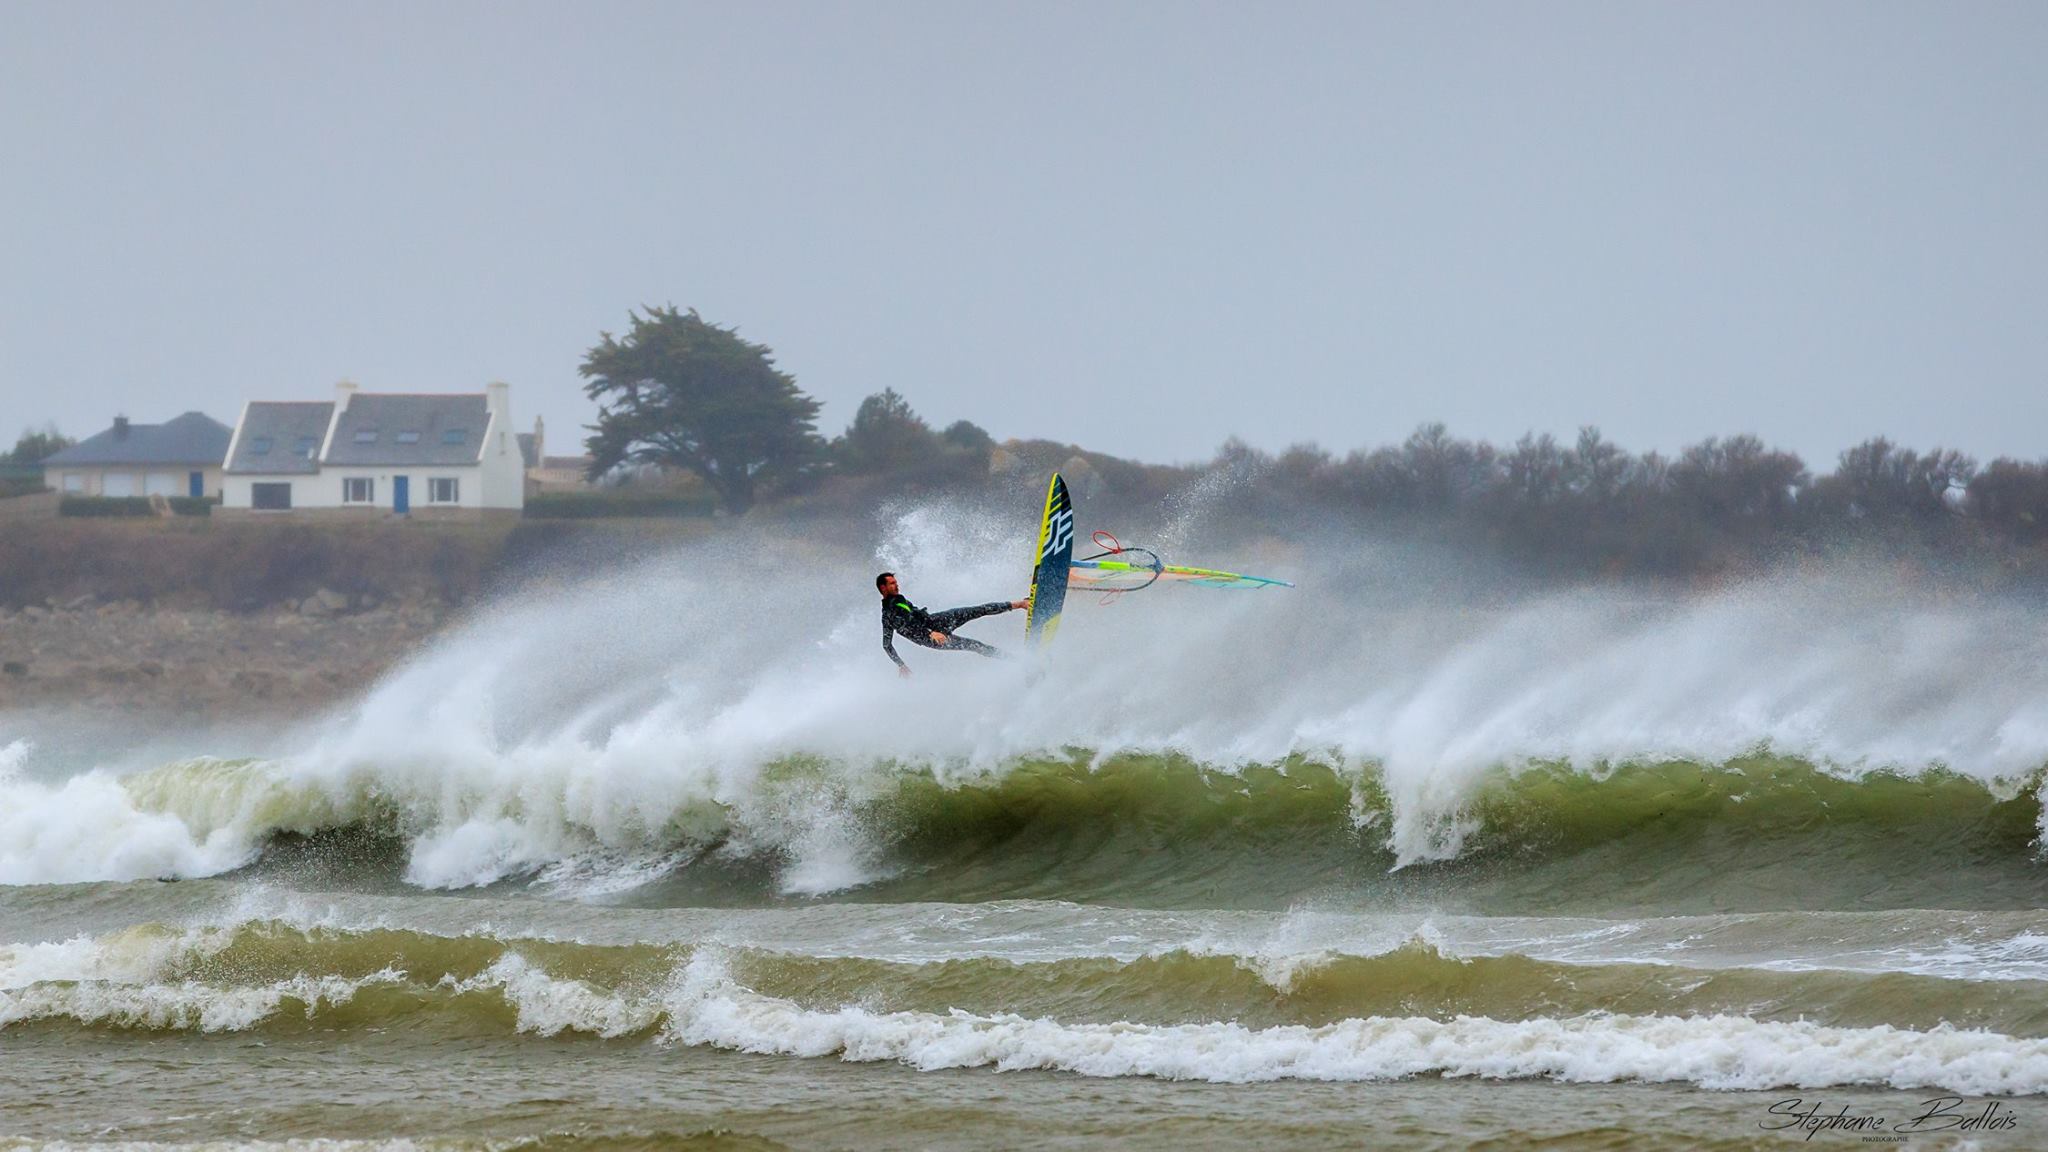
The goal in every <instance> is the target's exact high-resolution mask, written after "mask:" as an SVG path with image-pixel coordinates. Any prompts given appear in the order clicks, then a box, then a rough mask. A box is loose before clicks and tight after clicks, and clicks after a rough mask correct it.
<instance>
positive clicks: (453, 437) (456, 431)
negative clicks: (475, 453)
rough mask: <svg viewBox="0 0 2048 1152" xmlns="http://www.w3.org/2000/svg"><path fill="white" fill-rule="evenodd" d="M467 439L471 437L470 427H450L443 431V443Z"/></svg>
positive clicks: (455, 442) (456, 442) (453, 442)
mask: <svg viewBox="0 0 2048 1152" xmlns="http://www.w3.org/2000/svg"><path fill="white" fill-rule="evenodd" d="M467 439H469V429H467V428H450V429H448V430H447V431H445V432H443V433H441V443H443V444H460V443H462V442H463V441H464V440H467Z"/></svg>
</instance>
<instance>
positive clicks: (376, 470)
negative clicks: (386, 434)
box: [220, 383, 526, 515]
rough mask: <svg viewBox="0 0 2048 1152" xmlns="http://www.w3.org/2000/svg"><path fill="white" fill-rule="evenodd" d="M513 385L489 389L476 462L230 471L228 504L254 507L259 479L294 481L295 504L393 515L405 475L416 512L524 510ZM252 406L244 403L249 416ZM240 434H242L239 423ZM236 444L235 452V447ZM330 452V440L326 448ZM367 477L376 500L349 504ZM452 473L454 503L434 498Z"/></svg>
mask: <svg viewBox="0 0 2048 1152" xmlns="http://www.w3.org/2000/svg"><path fill="white" fill-rule="evenodd" d="M510 393H511V389H510V388H509V387H508V386H506V385H504V384H497V383H494V384H492V385H491V386H490V387H489V388H488V389H487V390H486V392H485V407H486V409H487V410H488V411H489V412H490V422H489V424H488V425H487V426H486V427H485V429H484V432H483V439H482V441H481V450H480V453H479V458H478V460H477V462H476V463H474V464H462V465H453V466H450V465H433V466H427V465H421V466H417V467H413V466H406V465H397V464H379V465H360V466H355V465H351V466H342V465H332V464H322V465H320V470H319V471H318V472H315V473H311V474H299V475H273V476H264V475H258V474H254V473H236V474H231V475H228V476H227V477H225V478H224V481H223V482H221V488H220V490H221V492H222V497H223V499H222V505H223V507H226V508H237V509H248V508H252V507H253V506H254V495H253V492H252V486H253V485H256V484H290V485H291V486H292V509H293V510H294V511H297V510H299V509H306V508H313V509H330V508H332V509H344V508H345V509H356V510H359V511H362V512H364V513H365V514H369V513H383V514H386V515H388V514H389V513H390V512H391V510H392V489H393V483H392V482H393V480H394V479H396V478H397V477H399V476H404V477H406V478H407V481H408V489H409V495H408V504H409V506H410V510H411V511H413V512H426V511H432V510H434V509H470V510H483V509H508V510H514V511H516V510H518V509H520V508H523V507H524V506H525V504H526V468H525V463H524V461H522V460H521V459H520V456H519V441H518V440H517V439H516V438H514V436H513V434H512V404H511V395H510ZM353 394H354V387H353V386H352V385H351V386H348V387H346V388H344V389H343V390H341V392H340V394H339V395H338V397H337V403H336V405H335V415H334V418H333V419H332V420H330V422H329V424H328V439H329V440H330V441H331V440H332V438H333V435H334V428H335V426H336V422H337V421H339V420H340V417H341V413H342V411H343V410H344V409H345V408H346V407H347V405H348V403H349V401H350V400H351V399H352V398H353ZM246 415H247V410H246V409H244V416H245V418H246ZM235 435H236V436H237V437H239V436H240V435H241V426H240V424H239V423H238V424H237V426H236V429H235ZM232 451H233V449H232V445H231V446H230V453H232ZM322 455H323V456H324V455H325V446H324V445H323V448H322ZM363 478H367V479H369V480H370V481H372V483H373V484H374V487H375V500H374V502H373V503H370V504H346V503H343V501H342V495H343V492H344V485H345V482H346V481H348V480H350V479H363ZM436 479H452V480H454V481H455V482H456V489H457V492H456V496H457V499H456V500H455V501H454V502H453V503H436V502H434V501H433V499H432V496H433V483H432V482H433V481H434V480H436Z"/></svg>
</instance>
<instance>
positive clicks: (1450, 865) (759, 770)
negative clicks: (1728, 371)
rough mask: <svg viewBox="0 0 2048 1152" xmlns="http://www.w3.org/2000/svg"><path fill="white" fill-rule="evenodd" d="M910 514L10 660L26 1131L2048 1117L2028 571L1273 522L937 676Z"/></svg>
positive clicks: (966, 579)
mask: <svg viewBox="0 0 2048 1152" xmlns="http://www.w3.org/2000/svg"><path fill="white" fill-rule="evenodd" d="M931 517H932V514H931V513H928V512H922V511H912V512H910V513H907V514H905V515H904V516H903V517H902V518H901V520H900V521H898V522H897V524H896V525H895V528H894V530H893V531H892V532H890V533H888V534H887V535H886V539H885V541H884V543H883V545H882V546H881V547H880V548H879V549H878V550H877V552H876V554H875V555H874V556H873V557H872V558H870V557H865V556H861V557H856V558H854V560H853V561H852V562H844V559H843V558H839V559H833V558H830V557H822V556H820V555H817V554H806V555H803V556H800V557H795V558H792V557H790V556H786V555H785V556H773V555H771V556H769V557H767V558H764V557H763V556H762V553H763V552H764V551H767V550H764V549H762V548H760V547H758V546H754V545H746V544H745V542H743V541H735V540H728V541H726V542H723V543H714V544H707V545H703V546H701V547H700V548H698V549H697V550H695V551H692V552H689V553H686V554H680V555H677V556H672V557H668V558H666V559H664V560H662V561H660V562H657V563H651V564H646V565H642V566H639V567H636V568H634V569H632V570H630V571H627V572H623V573H617V574H612V575H602V576H593V577H587V578H579V579H574V580H563V581H560V582H556V583H551V584H549V585H547V586H546V587H539V588H534V589H530V590H528V591H526V592H523V593H520V594H518V595H511V596H507V597H505V598H504V599H503V600H501V601H500V602H498V603H496V604H495V605H493V606H491V607H490V608H488V609H485V610H480V611H477V612H476V613H474V614H473V615H472V616H471V618H470V619H469V620H468V621H467V622H466V623H465V624H464V625H463V626H462V627H460V628H458V629H456V630H454V631H452V632H450V633H447V634H445V635H442V636H440V637H438V638H436V639H434V640H432V641H431V642H428V643H425V644H423V645H422V648H421V650H420V652H419V654H418V655H417V656H416V657H415V658H414V659H413V660H411V661H410V662H409V663H407V664H406V665H404V666H403V667H401V668H398V669H395V670H394V671H393V672H392V673H391V674H390V675H388V676H387V677H386V678H385V679H384V681H383V682H382V683H380V684H379V685H378V686H377V687H376V688H375V689H374V690H373V691H371V692H370V693H369V694H368V695H367V696H365V697H363V698H361V699H358V700H350V701H347V702H345V703H343V704H341V705H339V706H337V707H336V708H334V709H333V710H331V711H329V712H327V713H323V714H320V715H309V716H304V717H295V718H291V719H290V720H289V721H288V722H278V721H276V720H274V719H272V718H265V717H257V716H254V715H252V716H251V717H250V718H249V720H248V721H247V722H246V723H241V724H228V725H221V724H211V725H201V724H197V723H185V722H182V721H181V720H180V718H177V717H146V718H139V717H132V716H131V717H113V716H81V715H77V714H56V713H35V714H28V713H21V712H10V711H9V710H8V709H7V708H6V706H5V704H4V701H0V1147H5V1148H15V1147H36V1148H61V1147H80V1148H83V1147H92V1148H111V1147H152V1148H229V1147H232V1148H264V1149H273V1148H306V1149H315V1148H317V1149H323V1150H325V1149H335V1150H339V1149H352V1148H358V1147H362V1148H450V1149H454V1148H465V1149H467V1148H490V1149H516V1148H525V1147H533V1148H561V1149H580V1148H602V1149H631V1148H643V1147H644V1148H705V1149H756V1148H835V1149H837V1148H843V1149H893V1148H932V1149H956V1148H957V1149H982V1148H991V1147H1017V1148H1108V1147H1114V1148H1162V1149H1165V1148H1171V1149H1175V1150H1179V1152H1185V1150H1191V1149H1209V1148H1240V1147H1248V1146H1249V1147H1281V1146H1285V1147H1304V1148H1365V1147H1391V1148H1445V1149H1450V1148H1470V1147H1480V1148H1501V1149H1508V1148H1527V1147H1540V1148H1545V1149H1637V1148H1651V1149H1655V1148H1670V1149H1694V1148H1731V1149H1732V1148H1776V1147H1786V1148H1790V1147H1797V1146H1807V1147H1822V1146H1831V1147H1842V1146H1852V1145H1853V1146H1862V1145H1867V1144H1870V1143H1882V1144H1891V1145H1900V1144H1903V1145H1905V1146H1910V1147H1944V1148H1947V1147H1954V1148H2036V1147H2048V1106H2044V1100H2043V1096H2042V1094H2043V1093H2044V1092H2048V863H2044V861H2043V858H2042V836H2043V815H2042V808H2041V801H2040V787H2041V780H2042V772H2043V766H2044V765H2048V611H2044V610H2043V608H2042V607H2041V606H2040V605H2038V604H2033V603H2029V602H2019V601H2009V600H1995V599H1990V598H1984V597H1974V596H1960V595H1956V594H1953V593H1948V592H1943V591H1941V590H1928V589H1925V588H1919V587H1908V586H1900V585H1898V584H1896V583H1893V582H1888V581H1887V580H1886V579H1883V578H1877V577H1868V576H1866V577H1862V578H1849V577H1842V576H1817V575H1813V574H1807V575H1803V576H1798V577H1786V578H1782V579H1775V580H1760V581H1755V582H1751V583H1747V584H1742V585H1739V586H1733V587H1729V588H1726V589H1723V590H1720V591H1717V592H1712V593H1694V594H1686V595H1672V594H1657V595H1651V594H1648V593H1644V592H1641V591H1635V592H1630V591H1626V590H1616V589H1605V590H1591V591H1588V590H1580V591H1564V592H1537V591H1528V592H1524V593H1519V594H1516V593H1504V592H1502V591H1500V589H1499V587H1498V586H1497V585H1494V586H1488V587H1485V588H1480V589H1478V590H1475V589H1474V586H1472V585H1470V584H1457V583H1456V582H1453V581H1446V580H1433V579H1432V578H1431V577H1432V571H1431V570H1430V569H1429V568H1428V567H1427V566H1426V565H1423V566H1421V567H1410V568H1403V569H1400V570H1398V571H1395V570H1387V569H1376V568H1374V567H1373V566H1372V562H1370V561H1357V562H1347V563H1342V564H1340V563H1334V562H1331V561H1330V560H1328V559H1327V558H1323V557H1317V556H1314V555H1310V554H1294V555H1290V554H1286V553H1284V552H1283V553H1276V554H1273V555H1268V556H1263V557H1260V559H1261V560H1262V562H1263V568H1264V569H1275V570H1274V571H1273V572H1272V574H1274V575H1280V576H1285V577H1287V578H1290V579H1294V580H1295V581H1296V582H1297V583H1298V584H1300V585H1301V587H1299V588H1296V589H1291V590H1268V591H1261V592H1257V593H1240V592H1233V591H1212V590H1202V589H1167V590H1160V591H1157V592H1147V593H1140V594H1133V595H1131V596H1128V597H1124V598H1122V599H1121V600H1120V601H1117V602H1115V603H1111V604H1097V603H1094V602H1092V601H1081V600H1074V601H1070V603H1069V608H1068V616H1067V618H1066V620H1065V622H1064V624H1063V625H1062V629H1061V632H1060V634H1059V636H1058V637H1057V638H1056V641H1055V643H1054V644H1053V645H1052V646H1051V647H1049V648H1048V649H1047V651H1046V652H1045V653H1044V654H1043V658H1042V659H1015V660H1006V661H981V660H978V659H974V658H971V657H967V656H953V655H946V654H933V653H928V652H923V651H921V650H911V651H908V652H907V653H906V659H908V660H910V661H911V662H912V663H913V665H914V668H915V672H916V675H915V676H914V677H913V678H912V679H910V680H909V681H908V682H904V681H900V680H898V678H897V677H896V676H895V675H894V672H893V669H892V668H891V667H890V666H889V664H888V663H887V661H886V659H885V658H884V657H883V656H882V655H881V653H880V652H879V651H877V650H876V649H877V648H878V647H879V635H877V633H878V630H879V624H878V622H877V618H876V610H875V606H874V604H873V602H872V601H871V600H869V599H868V598H867V593H866V591H865V585H866V583H867V581H868V580H869V578H870V577H871V576H872V572H871V571H869V570H868V569H869V568H870V567H874V568H879V567H890V568H894V569H895V570H897V571H898V572H900V573H902V574H903V575H904V583H905V589H906V592H907V593H908V594H909V595H911V596H912V597H913V598H914V599H916V600H918V601H919V602H920V603H930V604H935V605H939V606H944V605H946V604H951V603H966V602H978V601H985V600H988V599H992V598H996V597H1003V598H1008V597H1010V596H1013V595H1015V594H1017V593H1018V592H1019V591H1020V590H1019V589H1013V588H1011V587H1009V586H1008V585H1009V584H1012V583H1016V582H1017V581H1016V580H1015V576H1016V573H1015V572H1014V571H1012V570H1011V569H1012V568H1014V565H1003V564H1000V563H998V562H996V561H995V560H992V559H989V558H988V557H989V556H990V555H991V554H996V555H1000V550H999V549H996V548H993V547H991V540H996V539H1001V538H1003V531H1004V530H1006V529H1007V527H1008V526H1007V525H977V524H975V523H973V522H971V520H970V522H968V523H967V524H966V525H965V526H964V527H963V526H962V525H961V524H959V523H957V522H943V521H941V520H934V519H932V518H931ZM955 519H956V520H957V518H955ZM1202 558H1203V559H1208V557H1202ZM1418 563H1419V562H1418ZM1020 624H1021V621H1020V618H1019V617H1016V616H1011V617H997V618H993V619H990V620H985V621H981V622H977V623H976V624H974V625H971V626H969V629H968V631H969V633H970V634H972V635H975V636H977V637H978V638H981V639H984V640H987V641H989V642H991V643H994V644H996V645H998V646H999V647H1005V648H1009V649H1012V650H1016V649H1018V648H1019V647H1020V646H1021V636H1020V635H1019V634H1018V633H1019V632H1020Z"/></svg>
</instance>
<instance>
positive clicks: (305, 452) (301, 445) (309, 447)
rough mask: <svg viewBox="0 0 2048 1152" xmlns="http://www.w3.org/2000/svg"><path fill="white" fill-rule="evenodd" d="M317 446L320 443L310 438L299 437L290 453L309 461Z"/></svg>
mask: <svg viewBox="0 0 2048 1152" xmlns="http://www.w3.org/2000/svg"><path fill="white" fill-rule="evenodd" d="M319 446H320V442H319V441H318V440H315V439H313V438H312V437H311V436H301V437H299V442H298V443H297V444H295V445H293V446H292V451H293V452H296V453H298V454H299V455H301V456H304V457H305V458H306V459H308V460H311V459H312V458H313V450H314V449H315V448H318V447H319Z"/></svg>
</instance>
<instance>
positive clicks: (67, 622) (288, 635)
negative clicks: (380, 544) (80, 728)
mask: <svg viewBox="0 0 2048 1152" xmlns="http://www.w3.org/2000/svg"><path fill="white" fill-rule="evenodd" d="M448 618H449V613H448V611H447V610H446V609H445V608H442V607H440V606H438V605H433V604H427V603H417V602H408V603H378V602H375V601H366V600H363V599H360V598H358V599H353V600H352V599H351V598H350V597H347V596H344V595H341V594H339V593H335V592H333V591H331V590H328V589H325V588H322V589H320V590H319V591H318V592H316V593H315V594H314V595H312V596H309V597H306V598H305V599H304V600H302V601H300V602H299V603H298V604H296V605H293V606H290V607H288V608H277V609H272V610H270V611H268V612H261V613H233V612H223V611H217V610H208V609H196V610H188V609H163V608H150V607H146V606H144V605H142V604H140V603H137V602H135V601H126V600H124V601H114V602H111V603H101V602H98V601H96V600H94V599H93V598H91V597H77V598H74V599H72V600H70V601H66V602H62V603H48V604H43V605H30V606H27V607H24V608H21V609H19V610H11V609H7V608H0V711H6V710H14V709H22V710H27V709H35V710H41V709H67V710H69V709H77V708H81V707H90V708H106V709H116V710H120V711H123V712H148V713H164V714H177V715H182V716H199V717H213V716H235V717H240V718H247V717H249V716H250V715H251V714H273V715H277V714H290V713H296V712H303V711H305V710H307V709H313V708H321V707H327V706H331V705H333V704H337V703H340V702H342V701H344V700H346V699H349V698H351V697H353V696H355V695H358V694H360V693H361V692H362V691H363V690H364V689H366V688H367V687H369V685H370V684H372V683H373V682H374V681H375V680H376V679H377V677H378V676H380V675H381V674H382V673H384V672H385V671H386V670H387V669H389V668H390V667H392V666H393V665H394V664H396V663H398V662H399V661H400V660H402V659H404V658H405V657H407V656H409V655H411V654H412V653H413V652H415V651H417V650H418V649H419V648H420V647H421V645H422V644H424V643H425V642H426V641H427V640H428V639H429V638H430V637H431V636H432V635H433V634H434V633H435V632H436V631H437V630H438V629H439V628H440V627H441V626H442V625H443V624H444V623H445V622H446V620H447V619H448Z"/></svg>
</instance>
